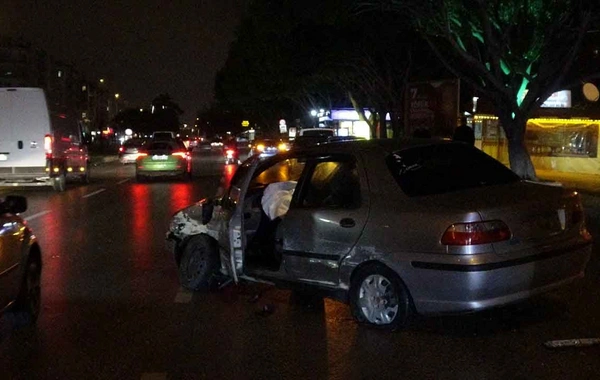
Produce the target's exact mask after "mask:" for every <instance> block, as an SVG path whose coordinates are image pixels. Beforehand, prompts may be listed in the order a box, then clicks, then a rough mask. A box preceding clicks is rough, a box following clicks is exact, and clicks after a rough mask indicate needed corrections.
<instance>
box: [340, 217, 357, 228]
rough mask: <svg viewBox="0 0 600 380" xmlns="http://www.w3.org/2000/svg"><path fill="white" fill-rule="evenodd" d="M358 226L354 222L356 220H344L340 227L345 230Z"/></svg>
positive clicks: (341, 221)
mask: <svg viewBox="0 0 600 380" xmlns="http://www.w3.org/2000/svg"><path fill="white" fill-rule="evenodd" d="M355 225H356V223H355V222H354V219H352V218H344V219H342V220H340V226H342V227H344V228H352V227H354V226H355Z"/></svg>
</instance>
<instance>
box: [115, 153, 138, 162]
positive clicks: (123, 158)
mask: <svg viewBox="0 0 600 380" xmlns="http://www.w3.org/2000/svg"><path fill="white" fill-rule="evenodd" d="M137 158H138V154H137V153H132V154H123V155H122V156H121V157H119V162H121V163H122V164H133V163H135V160H136V159H137Z"/></svg>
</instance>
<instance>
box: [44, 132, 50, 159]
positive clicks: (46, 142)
mask: <svg viewBox="0 0 600 380" xmlns="http://www.w3.org/2000/svg"><path fill="white" fill-rule="evenodd" d="M44 150H45V151H46V158H52V136H51V135H46V136H44Z"/></svg>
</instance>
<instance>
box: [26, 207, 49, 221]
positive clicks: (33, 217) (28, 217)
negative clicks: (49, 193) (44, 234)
mask: <svg viewBox="0 0 600 380" xmlns="http://www.w3.org/2000/svg"><path fill="white" fill-rule="evenodd" d="M49 213H50V210H46V211H42V212H38V213H37V214H33V215H30V216H26V217H24V219H25V220H26V221H30V220H33V219H35V218H39V217H40V216H44V215H46V214H49Z"/></svg>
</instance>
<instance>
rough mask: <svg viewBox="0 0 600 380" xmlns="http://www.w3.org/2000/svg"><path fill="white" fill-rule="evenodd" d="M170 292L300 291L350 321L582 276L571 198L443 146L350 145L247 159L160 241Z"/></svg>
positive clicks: (576, 211) (385, 321)
mask: <svg viewBox="0 0 600 380" xmlns="http://www.w3.org/2000/svg"><path fill="white" fill-rule="evenodd" d="M167 241H168V245H169V247H170V250H171V251H172V252H173V253H174V257H175V261H176V263H177V265H178V268H179V277H180V281H181V284H182V285H183V286H184V287H186V288H188V289H193V290H198V289H202V288H206V287H209V286H210V284H211V281H212V279H213V278H215V276H227V277H229V278H231V279H232V280H233V281H234V282H238V281H240V280H250V281H260V282H269V283H273V284H276V285H279V286H285V287H292V288H293V287H296V286H299V287H301V288H302V289H304V290H306V289H310V290H311V291H314V292H315V293H319V294H324V295H326V296H329V297H333V298H335V299H338V300H341V301H343V302H347V303H348V304H349V305H350V308H351V311H352V314H353V316H354V317H355V318H356V319H357V320H358V321H359V322H361V323H364V324H368V325H371V326H375V327H379V328H386V329H395V328H399V327H402V326H404V325H406V323H407V322H408V321H409V318H410V316H411V315H412V314H413V313H420V314H426V315H431V314H439V313H461V312H472V311H477V310H482V309H486V308H490V307H496V306H502V305H506V304H508V303H512V302H516V301H520V300H523V299H526V298H529V297H532V296H534V295H537V294H540V293H542V292H545V291H549V290H551V289H554V288H556V287H559V286H561V285H564V284H567V283H569V282H570V281H572V280H575V279H578V278H581V277H583V275H584V271H585V268H586V265H587V262H588V260H589V258H590V253H591V241H592V239H591V236H590V234H589V233H588V231H587V229H586V226H585V221H584V212H583V208H582V204H581V200H580V197H579V195H578V194H577V193H576V192H575V191H572V190H568V189H565V188H562V187H560V186H551V185H548V184H542V183H533V182H528V181H523V180H520V179H519V178H518V177H517V176H516V175H515V174H514V173H513V172H512V171H511V170H509V169H508V168H506V167H505V166H504V165H502V164H501V163H499V162H498V161H496V160H494V159H493V158H491V157H489V156H487V155H486V154H485V153H483V152H481V151H479V150H478V149H476V148H474V147H472V146H468V145H466V144H462V143H456V142H449V141H433V140H432V141H411V140H401V141H390V140H380V141H348V142H339V143H330V144H323V145H319V146H315V147H311V148H306V149H298V150H293V151H290V152H287V153H285V154H281V155H276V156H274V157H271V158H268V159H266V160H260V159H259V158H257V157H254V158H250V159H249V160H247V161H246V162H244V163H243V164H242V165H240V167H239V169H238V171H237V172H236V174H235V175H234V177H233V178H232V181H231V185H230V187H229V189H228V190H227V191H226V193H225V194H224V196H222V197H220V198H218V199H211V200H203V201H201V202H198V203H196V204H193V205H191V206H189V207H187V208H185V209H183V210H181V211H179V212H178V213H176V214H175V215H174V217H173V220H172V222H171V225H170V228H169V231H168V232H167Z"/></svg>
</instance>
